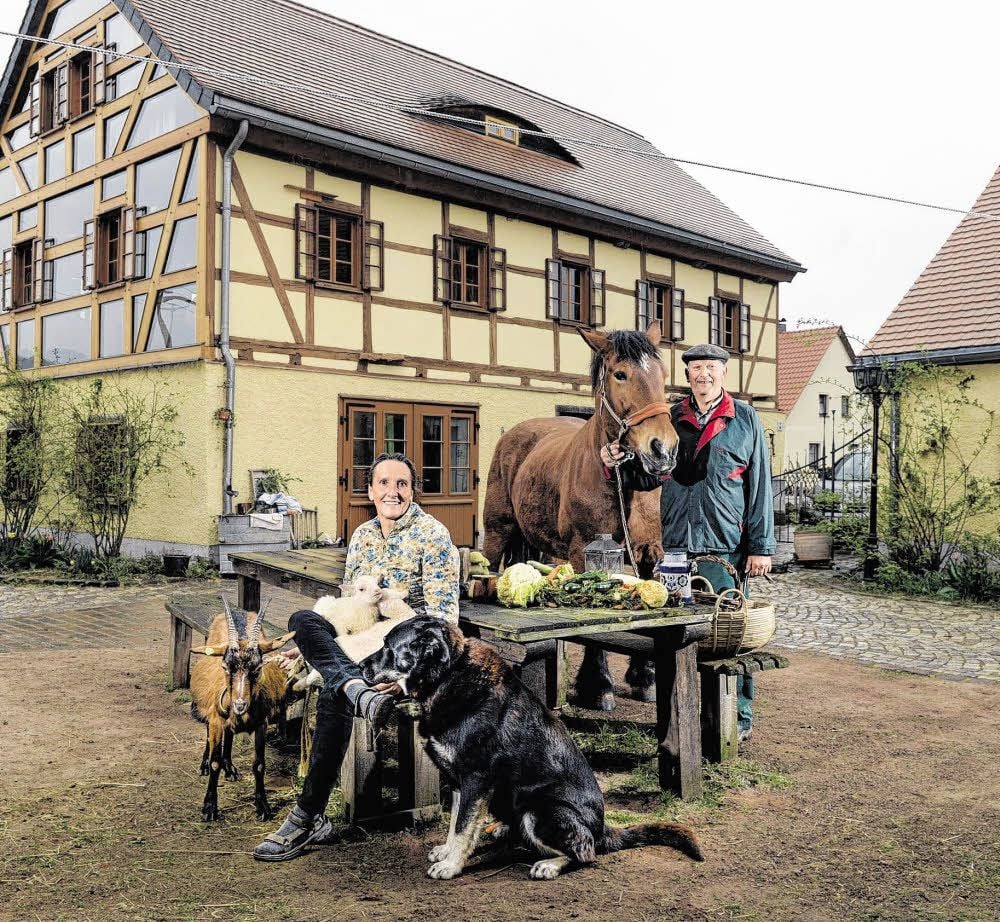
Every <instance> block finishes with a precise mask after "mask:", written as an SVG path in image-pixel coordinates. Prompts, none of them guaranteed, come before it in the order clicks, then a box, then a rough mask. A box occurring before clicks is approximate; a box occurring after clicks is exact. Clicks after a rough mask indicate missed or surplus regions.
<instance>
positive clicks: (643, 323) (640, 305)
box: [635, 279, 649, 332]
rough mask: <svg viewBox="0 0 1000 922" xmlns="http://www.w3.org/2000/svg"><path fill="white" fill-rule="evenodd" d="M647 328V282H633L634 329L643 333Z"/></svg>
mask: <svg viewBox="0 0 1000 922" xmlns="http://www.w3.org/2000/svg"><path fill="white" fill-rule="evenodd" d="M648 326H649V282H644V281H643V280H642V279H636V282H635V328H636V329H637V330H640V331H643V332H644V331H645V329H646V327H648Z"/></svg>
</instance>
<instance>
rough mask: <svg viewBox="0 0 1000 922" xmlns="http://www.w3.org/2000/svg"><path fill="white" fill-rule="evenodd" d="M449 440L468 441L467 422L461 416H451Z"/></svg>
mask: <svg viewBox="0 0 1000 922" xmlns="http://www.w3.org/2000/svg"><path fill="white" fill-rule="evenodd" d="M451 440H452V441H453V442H468V441H469V420H468V419H466V418H465V417H462V416H453V417H452V420H451Z"/></svg>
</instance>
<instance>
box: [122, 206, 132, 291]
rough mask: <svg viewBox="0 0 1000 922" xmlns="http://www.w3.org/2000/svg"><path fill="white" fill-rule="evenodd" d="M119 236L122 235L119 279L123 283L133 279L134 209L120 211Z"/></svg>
mask: <svg viewBox="0 0 1000 922" xmlns="http://www.w3.org/2000/svg"><path fill="white" fill-rule="evenodd" d="M121 235H122V248H121V261H122V271H121V278H122V280H123V281H124V280H125V279H132V278H135V209H134V208H123V209H122V223H121Z"/></svg>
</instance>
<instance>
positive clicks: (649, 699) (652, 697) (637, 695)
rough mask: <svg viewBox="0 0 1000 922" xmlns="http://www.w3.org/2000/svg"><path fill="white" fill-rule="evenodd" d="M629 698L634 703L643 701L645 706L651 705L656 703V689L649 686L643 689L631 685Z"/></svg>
mask: <svg viewBox="0 0 1000 922" xmlns="http://www.w3.org/2000/svg"><path fill="white" fill-rule="evenodd" d="M631 696H632V697H633V698H634V699H635V700H636V701H645V702H646V703H647V704H653V703H655V702H656V689H655V688H653V687H652V686H650V685H647V686H645V687H640V686H637V685H633V686H632V693H631Z"/></svg>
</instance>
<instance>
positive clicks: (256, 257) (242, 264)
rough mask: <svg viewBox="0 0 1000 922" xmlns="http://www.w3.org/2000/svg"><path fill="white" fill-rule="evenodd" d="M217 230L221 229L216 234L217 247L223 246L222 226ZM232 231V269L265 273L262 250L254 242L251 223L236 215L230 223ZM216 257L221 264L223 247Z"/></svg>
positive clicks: (259, 273)
mask: <svg viewBox="0 0 1000 922" xmlns="http://www.w3.org/2000/svg"><path fill="white" fill-rule="evenodd" d="M220 220H221V219H220ZM217 231H219V233H217V235H216V245H217V247H221V246H222V244H221V242H219V238H220V237H221V227H219V228H217ZM230 233H231V234H232V249H231V251H230V264H229V265H230V269H231V270H232V271H233V272H248V273H252V274H254V275H264V273H265V270H264V263H263V261H262V260H261V258H260V251H259V250H258V249H257V244H256V243H255V242H254V239H253V235H252V234H251V233H250V225H249V224H247V222H246V221H244V220H243V218H240V217H237V216H235V215H234V216H233V219H232V222H231V224H230ZM216 258H217V262H216V265H221V263H222V252H221V249H220V250H219V252H218V253H217V254H216Z"/></svg>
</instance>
